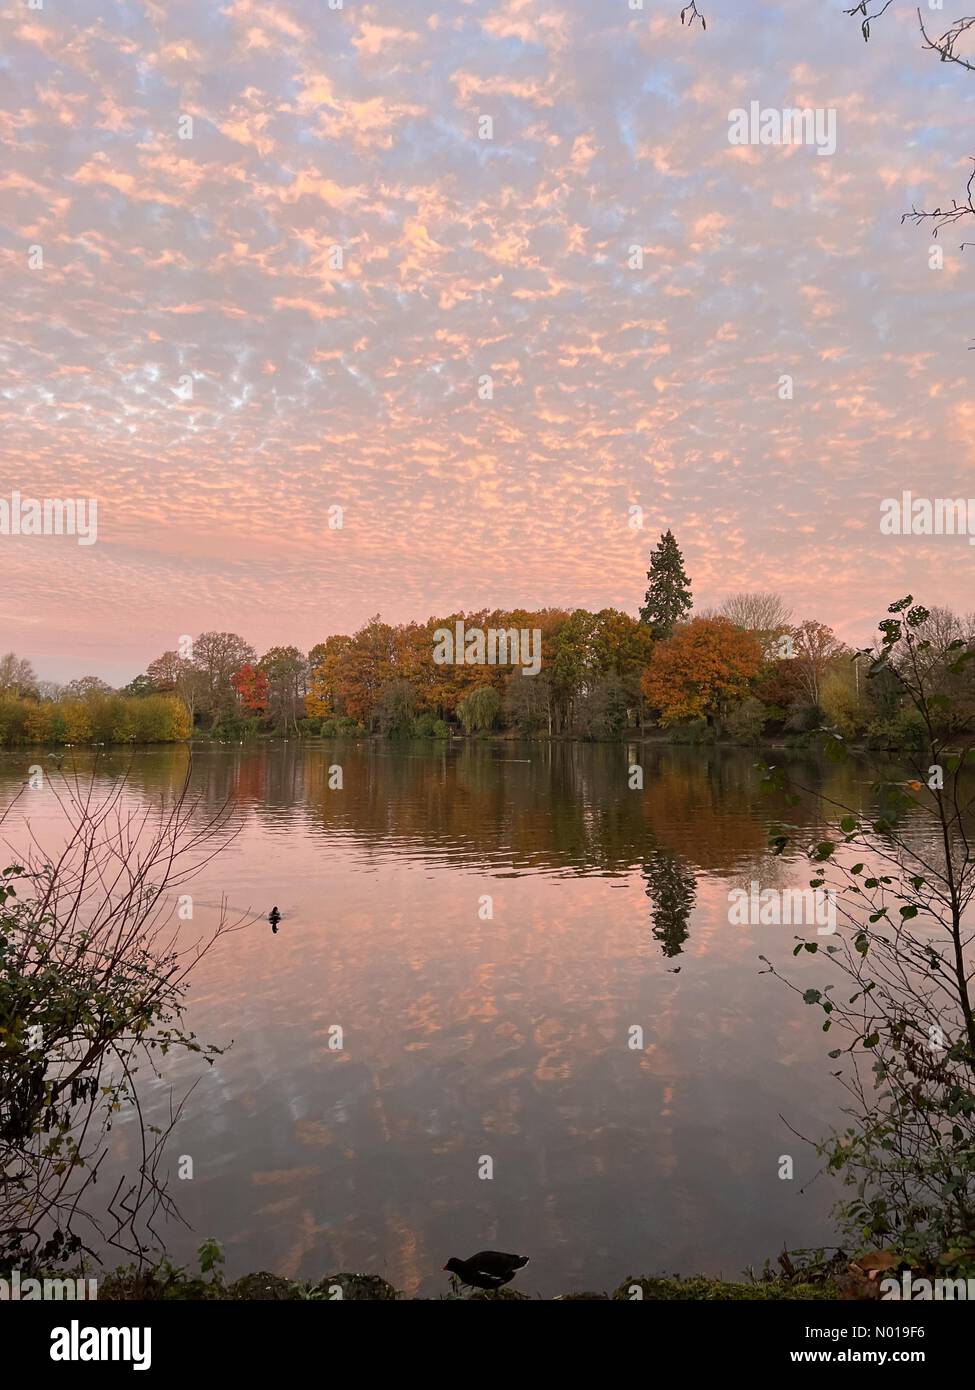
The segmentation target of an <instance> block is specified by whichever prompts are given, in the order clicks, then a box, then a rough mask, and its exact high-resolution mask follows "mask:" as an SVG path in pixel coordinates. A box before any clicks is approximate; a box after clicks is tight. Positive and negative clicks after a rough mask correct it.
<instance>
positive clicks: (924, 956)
mask: <svg viewBox="0 0 975 1390" xmlns="http://www.w3.org/2000/svg"><path fill="white" fill-rule="evenodd" d="M889 611H890V613H891V614H892V615H894V616H892V617H890V618H888V619H886V620H885V621H884V622H882V623H881V624H880V631H881V640H880V642H879V644H878V646H877V648H876V649H873V650H871V651H870V652H869V655H870V656H871V658H872V665H871V668H870V678H871V679H885V680H888V681H891V680H892V681H893V682H895V683H896V684H897V685H898V686H899V687H900V689H901V691H902V692H903V694H904V695H905V696H906V697H907V699H908V700H909V701H910V703H911V704H912V706H913V708H914V709H915V710H916V712H917V715H918V718H919V720H920V722H921V725H922V727H923V738H922V739H920V740H919V745H920V746H919V748H918V750H917V752H916V753H915V754H914V755H912V756H911V757H910V759H909V762H910V771H911V772H912V774H913V775H912V776H911V777H909V778H907V779H904V778H903V777H902V776H901V777H897V776H896V775H893V774H890V773H887V774H885V775H880V776H878V777H876V778H875V779H874V781H873V784H872V791H871V799H872V806H871V810H870V814H869V815H864V814H863V813H862V811H861V810H860V809H859V808H855V807H850V806H844V805H841V804H840V803H838V802H836V801H835V800H833V799H832V798H827V797H822V796H820V798H819V800H820V803H821V805H822V807H823V809H824V811H825V813H826V819H827V822H832V823H834V824H835V829H834V830H832V831H831V832H830V838H828V839H823V840H821V841H819V842H818V843H817V844H815V845H811V846H805V847H803V848H804V852H805V854H806V856H807V857H808V859H809V861H810V862H811V863H812V864H813V865H814V866H815V867H814V875H815V876H814V877H813V878H812V879H810V886H811V887H814V888H823V887H824V886H827V885H828V887H829V888H830V889H831V890H832V891H833V893H834V894H835V903H836V917H837V922H838V923H839V924H840V929H839V931H838V932H837V933H836V934H835V935H833V936H830V937H827V938H826V939H825V940H824V938H823V937H822V936H820V937H819V939H818V940H815V941H804V940H800V941H799V944H798V945H797V946H796V948H795V951H794V954H795V955H799V954H801V953H806V952H808V953H810V954H813V955H817V954H818V953H820V952H821V953H822V954H823V955H824V956H825V957H826V959H827V960H828V962H829V964H830V966H831V968H832V969H833V970H834V971H837V972H838V973H839V975H840V976H841V979H840V982H839V984H836V983H829V984H825V985H824V986H822V987H821V988H817V989H804V990H803V989H800V988H799V987H798V986H797V985H795V984H794V983H792V982H790V981H789V980H785V983H786V984H788V985H789V987H790V988H792V989H795V990H796V991H797V993H799V994H800V995H801V996H802V997H803V999H804V1001H805V1002H806V1003H807V1004H809V1005H812V1006H814V1007H816V1008H817V1009H819V1010H820V1011H821V1013H822V1015H823V1031H824V1032H827V1033H828V1032H831V1031H833V1030H835V1033H836V1035H837V1038H838V1042H839V1045H838V1046H836V1047H835V1048H834V1050H833V1051H831V1052H830V1056H831V1057H832V1058H833V1059H834V1060H836V1061H841V1062H842V1066H841V1067H840V1068H839V1069H838V1070H837V1071H836V1072H835V1073H834V1075H835V1076H836V1077H837V1078H838V1079H839V1080H840V1081H841V1083H842V1084H843V1086H844V1087H845V1088H846V1091H847V1093H848V1095H849V1097H850V1100H849V1103H848V1104H847V1106H846V1107H845V1109H844V1113H845V1114H846V1116H847V1117H848V1118H849V1120H850V1124H849V1126H848V1127H847V1128H846V1129H845V1130H844V1131H843V1132H842V1133H837V1132H834V1133H833V1134H832V1135H831V1137H830V1138H829V1139H828V1140H827V1141H826V1142H825V1143H823V1144H821V1145H819V1146H818V1148H819V1152H820V1154H821V1156H823V1157H824V1158H825V1159H826V1166H827V1169H828V1170H829V1171H832V1172H834V1173H838V1174H840V1175H841V1176H842V1177H843V1178H844V1180H845V1181H846V1182H847V1183H848V1184H850V1185H852V1186H853V1187H854V1188H855V1197H854V1198H853V1199H852V1200H850V1201H848V1202H846V1203H844V1204H843V1205H841V1206H840V1207H839V1209H838V1214H839V1216H840V1219H841V1222H842V1224H843V1226H844V1228H845V1229H846V1230H847V1232H848V1233H850V1234H851V1235H854V1236H855V1237H856V1238H859V1239H860V1240H862V1241H866V1242H869V1243H871V1244H877V1243H878V1242H879V1243H882V1244H885V1245H888V1246H890V1247H891V1248H892V1249H893V1250H895V1251H897V1252H899V1253H900V1254H902V1255H903V1256H904V1257H905V1258H909V1259H911V1260H912V1261H914V1262H917V1263H927V1264H940V1265H941V1266H942V1267H944V1266H951V1267H953V1268H958V1269H962V1270H970V1271H975V1012H973V1007H972V994H971V990H972V981H973V977H975V951H973V940H975V925H973V924H972V923H971V917H970V908H971V905H972V899H973V896H975V861H973V858H972V853H971V846H970V841H969V834H970V831H971V826H972V822H973V815H972V808H973V804H975V780H973V777H972V773H973V770H975V735H973V731H972V717H971V715H970V713H968V712H967V710H968V705H967V702H966V701H965V700H964V699H962V698H961V696H962V694H963V693H964V692H965V691H966V690H967V683H968V682H969V681H970V679H971V671H972V662H973V661H975V645H973V644H972V643H971V642H970V641H968V642H966V641H964V640H962V639H957V638H956V639H953V640H942V641H935V640H932V637H931V636H930V631H931V623H930V616H931V615H930V614H929V613H928V611H927V610H926V609H924V608H922V607H920V606H918V605H914V603H913V599H912V598H910V597H908V598H905V599H902V600H900V601H899V602H898V603H895V604H893V605H891V608H890V610H889ZM861 655H864V653H861ZM822 737H823V739H824V749H825V751H826V752H827V753H828V754H829V755H830V756H831V757H833V758H836V759H838V760H842V759H845V758H847V757H853V756H858V757H859V756H861V755H860V754H854V753H852V752H851V751H850V750H849V749H848V748H847V745H846V743H845V741H844V740H843V739H842V738H841V737H840V736H839V734H837V732H836V731H835V730H829V729H827V730H824V731H822ZM764 772H765V779H764V784H765V786H766V789H767V790H770V791H772V792H777V793H779V794H781V795H783V796H784V798H785V801H786V804H795V802H796V801H797V800H798V797H797V795H796V792H795V791H793V790H792V789H791V788H790V785H789V779H788V778H787V776H786V775H785V773H784V772H783V770H782V769H780V768H769V767H766V768H765V769H764ZM807 790H808V789H807ZM792 844H793V836H792V834H791V833H790V829H789V827H788V826H775V827H773V828H772V832H771V836H770V845H771V848H772V851H773V853H775V854H778V855H781V854H783V853H785V852H786V851H787V850H788V849H790V847H791V846H792ZM762 959H763V960H764V961H765V964H766V966H767V972H766V973H771V974H774V975H776V976H778V977H779V978H780V979H782V978H784V977H783V976H782V975H781V974H780V972H779V971H778V970H776V968H775V967H774V966H773V965H772V964H771V963H770V962H769V961H768V960H767V959H766V958H765V957H762ZM844 986H845V987H844ZM851 986H852V992H848V990H849V988H850V987H851Z"/></svg>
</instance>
